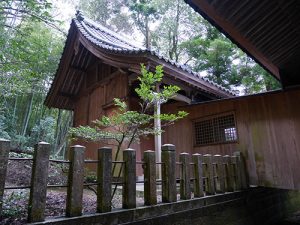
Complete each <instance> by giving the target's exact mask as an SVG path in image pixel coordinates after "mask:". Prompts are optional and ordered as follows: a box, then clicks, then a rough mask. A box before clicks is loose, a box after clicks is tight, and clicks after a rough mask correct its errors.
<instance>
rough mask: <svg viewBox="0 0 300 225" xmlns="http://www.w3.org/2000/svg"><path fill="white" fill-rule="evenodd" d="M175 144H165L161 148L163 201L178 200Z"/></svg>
mask: <svg viewBox="0 0 300 225" xmlns="http://www.w3.org/2000/svg"><path fill="white" fill-rule="evenodd" d="M175 154H176V153H175V146H174V145H172V144H165V145H163V146H162V148H161V161H162V163H163V165H162V201H163V202H176V201H177V192H176V175H175V169H176V168H175V166H176V161H175Z"/></svg>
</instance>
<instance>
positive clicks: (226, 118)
mask: <svg viewBox="0 0 300 225" xmlns="http://www.w3.org/2000/svg"><path fill="white" fill-rule="evenodd" d="M194 132H195V144H196V145H208V144H218V143H226V142H234V141H236V140H237V131H236V126H235V120H234V114H233V113H231V114H226V115H220V116H214V117H210V118H204V119H201V120H197V121H195V123H194Z"/></svg>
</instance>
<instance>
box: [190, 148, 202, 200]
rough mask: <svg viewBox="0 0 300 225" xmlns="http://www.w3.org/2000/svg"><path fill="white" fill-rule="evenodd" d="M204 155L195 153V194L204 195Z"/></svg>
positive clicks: (196, 195) (197, 195)
mask: <svg viewBox="0 0 300 225" xmlns="http://www.w3.org/2000/svg"><path fill="white" fill-rule="evenodd" d="M202 161H203V158H202V155H201V154H198V153H196V154H193V163H194V176H195V177H194V178H195V179H194V196H195V197H198V198H199V197H202V196H203V195H204V194H203V170H202V168H203V166H202Z"/></svg>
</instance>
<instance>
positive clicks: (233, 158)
mask: <svg viewBox="0 0 300 225" xmlns="http://www.w3.org/2000/svg"><path fill="white" fill-rule="evenodd" d="M230 161H231V166H232V167H231V168H232V175H233V190H234V191H236V190H240V180H239V176H238V165H237V157H236V156H231V157H230Z"/></svg>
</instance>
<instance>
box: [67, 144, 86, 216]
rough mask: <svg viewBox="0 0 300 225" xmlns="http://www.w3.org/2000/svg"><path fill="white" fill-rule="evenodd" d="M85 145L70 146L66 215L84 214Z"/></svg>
mask: <svg viewBox="0 0 300 225" xmlns="http://www.w3.org/2000/svg"><path fill="white" fill-rule="evenodd" d="M84 151H85V147H83V146H81V145H75V146H72V147H71V148H70V167H69V176H68V189H67V207H66V216H69V217H73V216H81V215H82V196H83V180H84Z"/></svg>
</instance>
